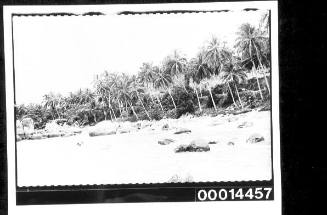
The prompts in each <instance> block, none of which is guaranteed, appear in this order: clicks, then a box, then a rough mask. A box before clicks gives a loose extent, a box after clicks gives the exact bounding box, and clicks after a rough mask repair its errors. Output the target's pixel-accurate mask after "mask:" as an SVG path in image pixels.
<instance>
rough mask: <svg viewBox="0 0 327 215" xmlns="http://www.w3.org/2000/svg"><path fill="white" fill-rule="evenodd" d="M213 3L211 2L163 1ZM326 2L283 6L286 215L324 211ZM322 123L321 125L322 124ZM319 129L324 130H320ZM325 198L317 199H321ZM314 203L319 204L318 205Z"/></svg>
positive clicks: (86, 0) (0, 144)
mask: <svg viewBox="0 0 327 215" xmlns="http://www.w3.org/2000/svg"><path fill="white" fill-rule="evenodd" d="M160 2H162V3H170V2H171V3H176V2H210V1H160ZM322 2H323V1H320V2H319V1H310V2H308V1H307V2H300V1H290V0H288V1H287V0H283V1H279V68H280V69H279V71H280V111H281V126H280V127H281V148H282V151H281V153H282V154H281V156H282V157H281V158H282V166H281V170H282V195H283V209H282V211H283V214H296V215H298V214H315V213H316V212H318V211H319V206H324V205H325V200H326V199H327V198H326V195H324V194H325V193H324V191H325V190H326V189H325V188H324V186H325V184H324V183H326V182H327V169H326V163H325V162H324V161H323V159H322V158H324V157H325V151H324V150H323V148H322V146H323V144H327V143H326V141H324V139H319V137H318V136H319V134H321V132H322V129H323V128H324V127H326V126H325V125H324V124H323V123H324V121H323V117H324V115H325V114H324V112H325V111H324V110H325V109H326V107H325V104H324V102H323V101H325V100H326V99H325V96H323V95H321V92H325V91H326V90H325V89H324V88H325V84H324V82H325V79H324V76H323V75H324V73H326V72H325V70H326V69H325V68H324V67H323V65H325V62H324V61H326V60H325V58H324V55H325V52H326V26H327V25H326V20H327V12H326V9H325V7H324V6H323V5H324V4H322ZM109 3H110V4H111V3H159V1H140V0H138V1H126V0H125V1H117V0H115V1H108V0H106V1H105V0H102V1H99V0H95V1H90V0H75V1H71V0H69V1H67V0H66V1H65V0H55V1H54V0H44V1H41V0H32V1H31V0H29V1H26V0H16V1H5V2H4V3H2V4H4V5H26V4H109ZM0 22H1V26H0V30H1V31H0V33H1V42H0V47H1V49H0V51H1V54H0V68H1V73H0V88H1V89H0V91H1V94H0V104H1V106H0V108H1V109H0V138H1V140H0V153H1V155H0V162H1V163H0V171H1V180H0V182H1V188H0V195H1V197H0V208H1V209H0V214H7V166H6V163H7V159H6V130H5V129H6V128H5V125H6V121H5V117H6V116H5V83H4V76H5V74H4V51H3V45H4V44H3V24H2V23H3V15H2V8H1V11H0ZM320 122H321V123H320ZM319 128H322V129H320V130H319ZM319 192H320V193H321V194H323V196H321V197H320V196H318V195H317V194H318V193H319ZM313 202H314V203H315V204H313ZM324 211H326V210H321V211H319V213H324Z"/></svg>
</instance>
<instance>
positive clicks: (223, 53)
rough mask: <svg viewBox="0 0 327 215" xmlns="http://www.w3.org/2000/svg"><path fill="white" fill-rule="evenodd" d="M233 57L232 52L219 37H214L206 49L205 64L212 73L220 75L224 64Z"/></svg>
mask: <svg viewBox="0 0 327 215" xmlns="http://www.w3.org/2000/svg"><path fill="white" fill-rule="evenodd" d="M230 57H231V52H230V51H229V50H227V48H226V47H225V46H224V44H221V42H220V41H219V40H218V38H217V37H214V36H213V37H212V38H211V40H210V41H209V43H208V45H207V46H206V48H205V53H204V59H203V60H204V63H205V64H206V65H207V66H208V68H210V70H211V71H212V73H214V74H216V75H218V74H219V73H220V71H221V69H222V67H223V65H224V63H225V62H226V61H227V60H228V59H229V58H230Z"/></svg>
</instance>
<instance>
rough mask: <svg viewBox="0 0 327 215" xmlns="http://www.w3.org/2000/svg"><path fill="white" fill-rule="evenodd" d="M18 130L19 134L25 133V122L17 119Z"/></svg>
mask: <svg viewBox="0 0 327 215" xmlns="http://www.w3.org/2000/svg"><path fill="white" fill-rule="evenodd" d="M16 132H17V134H24V127H23V124H22V122H21V121H19V120H16Z"/></svg>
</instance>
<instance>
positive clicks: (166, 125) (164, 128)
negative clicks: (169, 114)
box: [161, 123, 169, 130]
mask: <svg viewBox="0 0 327 215" xmlns="http://www.w3.org/2000/svg"><path fill="white" fill-rule="evenodd" d="M161 129H162V130H168V129H169V124H168V123H166V124H164V125H163V126H162V128H161Z"/></svg>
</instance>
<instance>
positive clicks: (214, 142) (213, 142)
mask: <svg viewBox="0 0 327 215" xmlns="http://www.w3.org/2000/svg"><path fill="white" fill-rule="evenodd" d="M217 143H218V141H216V140H213V141H209V143H208V144H217Z"/></svg>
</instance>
